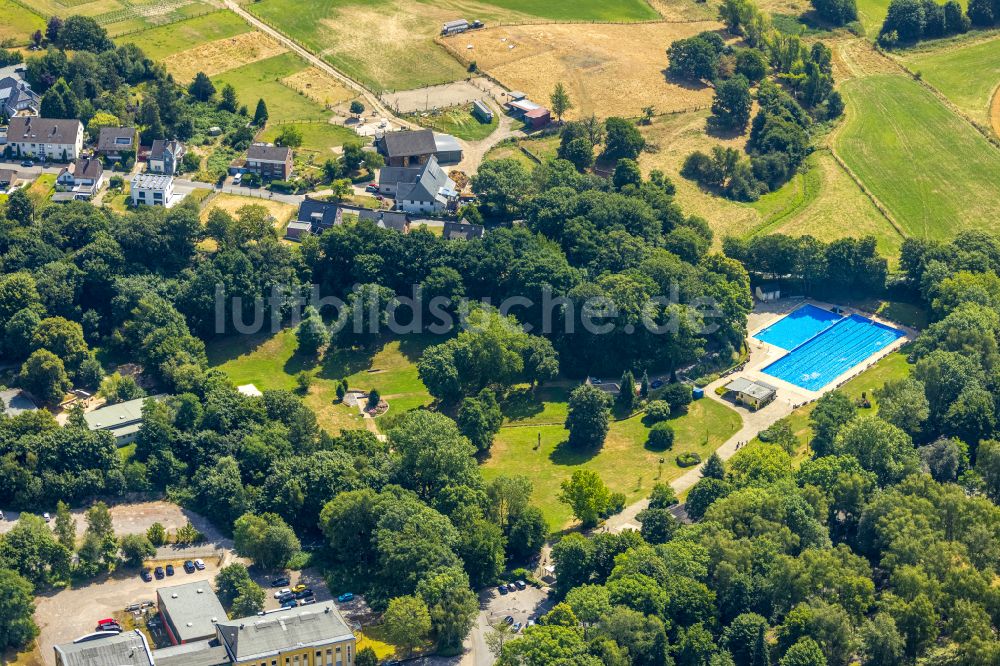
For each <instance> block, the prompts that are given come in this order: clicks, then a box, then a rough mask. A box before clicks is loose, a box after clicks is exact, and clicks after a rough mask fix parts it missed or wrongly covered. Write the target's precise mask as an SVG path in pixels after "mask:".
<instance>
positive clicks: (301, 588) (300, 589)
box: [292, 583, 306, 592]
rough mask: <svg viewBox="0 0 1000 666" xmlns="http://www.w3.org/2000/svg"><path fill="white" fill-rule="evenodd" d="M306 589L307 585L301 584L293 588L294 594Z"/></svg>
mask: <svg viewBox="0 0 1000 666" xmlns="http://www.w3.org/2000/svg"><path fill="white" fill-rule="evenodd" d="M304 589H306V585H305V583H299V584H298V585H296V586H295V587H293V588H292V592H301V591H302V590H304Z"/></svg>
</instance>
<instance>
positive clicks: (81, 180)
mask: <svg viewBox="0 0 1000 666" xmlns="http://www.w3.org/2000/svg"><path fill="white" fill-rule="evenodd" d="M104 180H105V178H104V165H103V164H101V160H99V159H96V158H92V157H88V158H85V159H78V160H76V161H74V162H70V163H69V164H67V165H66V166H64V167H63V168H62V170H60V171H59V175H58V176H56V190H58V192H57V193H56V194H55V195H54V196H53V197H52V200H53V201H57V202H65V201H72V200H74V199H77V200H84V201H85V200H87V199H90V198H92V197H93V196H94V195H95V194H97V193H98V191H100V189H101V188H102V187H104Z"/></svg>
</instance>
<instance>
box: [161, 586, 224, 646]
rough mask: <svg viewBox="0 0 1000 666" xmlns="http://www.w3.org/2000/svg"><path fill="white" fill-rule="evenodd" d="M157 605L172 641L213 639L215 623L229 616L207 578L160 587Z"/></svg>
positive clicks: (189, 641) (186, 641) (175, 642)
mask: <svg viewBox="0 0 1000 666" xmlns="http://www.w3.org/2000/svg"><path fill="white" fill-rule="evenodd" d="M156 601H157V607H158V608H159V609H160V615H162V616H163V624H164V628H165V629H166V630H167V633H168V634H169V636H170V641H171V642H172V643H173V644H175V645H176V644H178V643H191V642H193V641H202V640H206V639H210V638H211V637H212V636H214V635H215V625H216V623H218V622H221V621H224V620H225V619H226V611H225V610H224V609H223V608H222V604H221V603H219V598H218V597H217V596H215V592H214V591H213V590H212V585H211V582H210V581H208V580H196V581H193V582H191V583H182V584H181V585H171V586H170V587H161V588H160V589H158V590H157V591H156Z"/></svg>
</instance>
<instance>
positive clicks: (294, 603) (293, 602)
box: [281, 599, 299, 608]
mask: <svg viewBox="0 0 1000 666" xmlns="http://www.w3.org/2000/svg"><path fill="white" fill-rule="evenodd" d="M298 605H299V602H297V601H296V600H295V599H289V600H288V601H286V602H285V603H283V604H281V607H282V608H295V607H296V606H298Z"/></svg>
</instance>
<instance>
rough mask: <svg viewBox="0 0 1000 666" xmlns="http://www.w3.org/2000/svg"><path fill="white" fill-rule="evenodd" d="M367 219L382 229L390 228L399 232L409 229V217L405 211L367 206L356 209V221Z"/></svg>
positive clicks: (405, 231)
mask: <svg viewBox="0 0 1000 666" xmlns="http://www.w3.org/2000/svg"><path fill="white" fill-rule="evenodd" d="M362 220H368V221H369V222H372V223H374V224H375V226H376V227H380V228H382V229H392V230H394V231H398V232H399V233H401V234H405V233H407V232H408V231H409V230H410V218H409V216H407V214H406V213H401V212H399V211H391V210H371V209H367V208H363V209H360V210H359V211H358V222H361V221H362Z"/></svg>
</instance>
